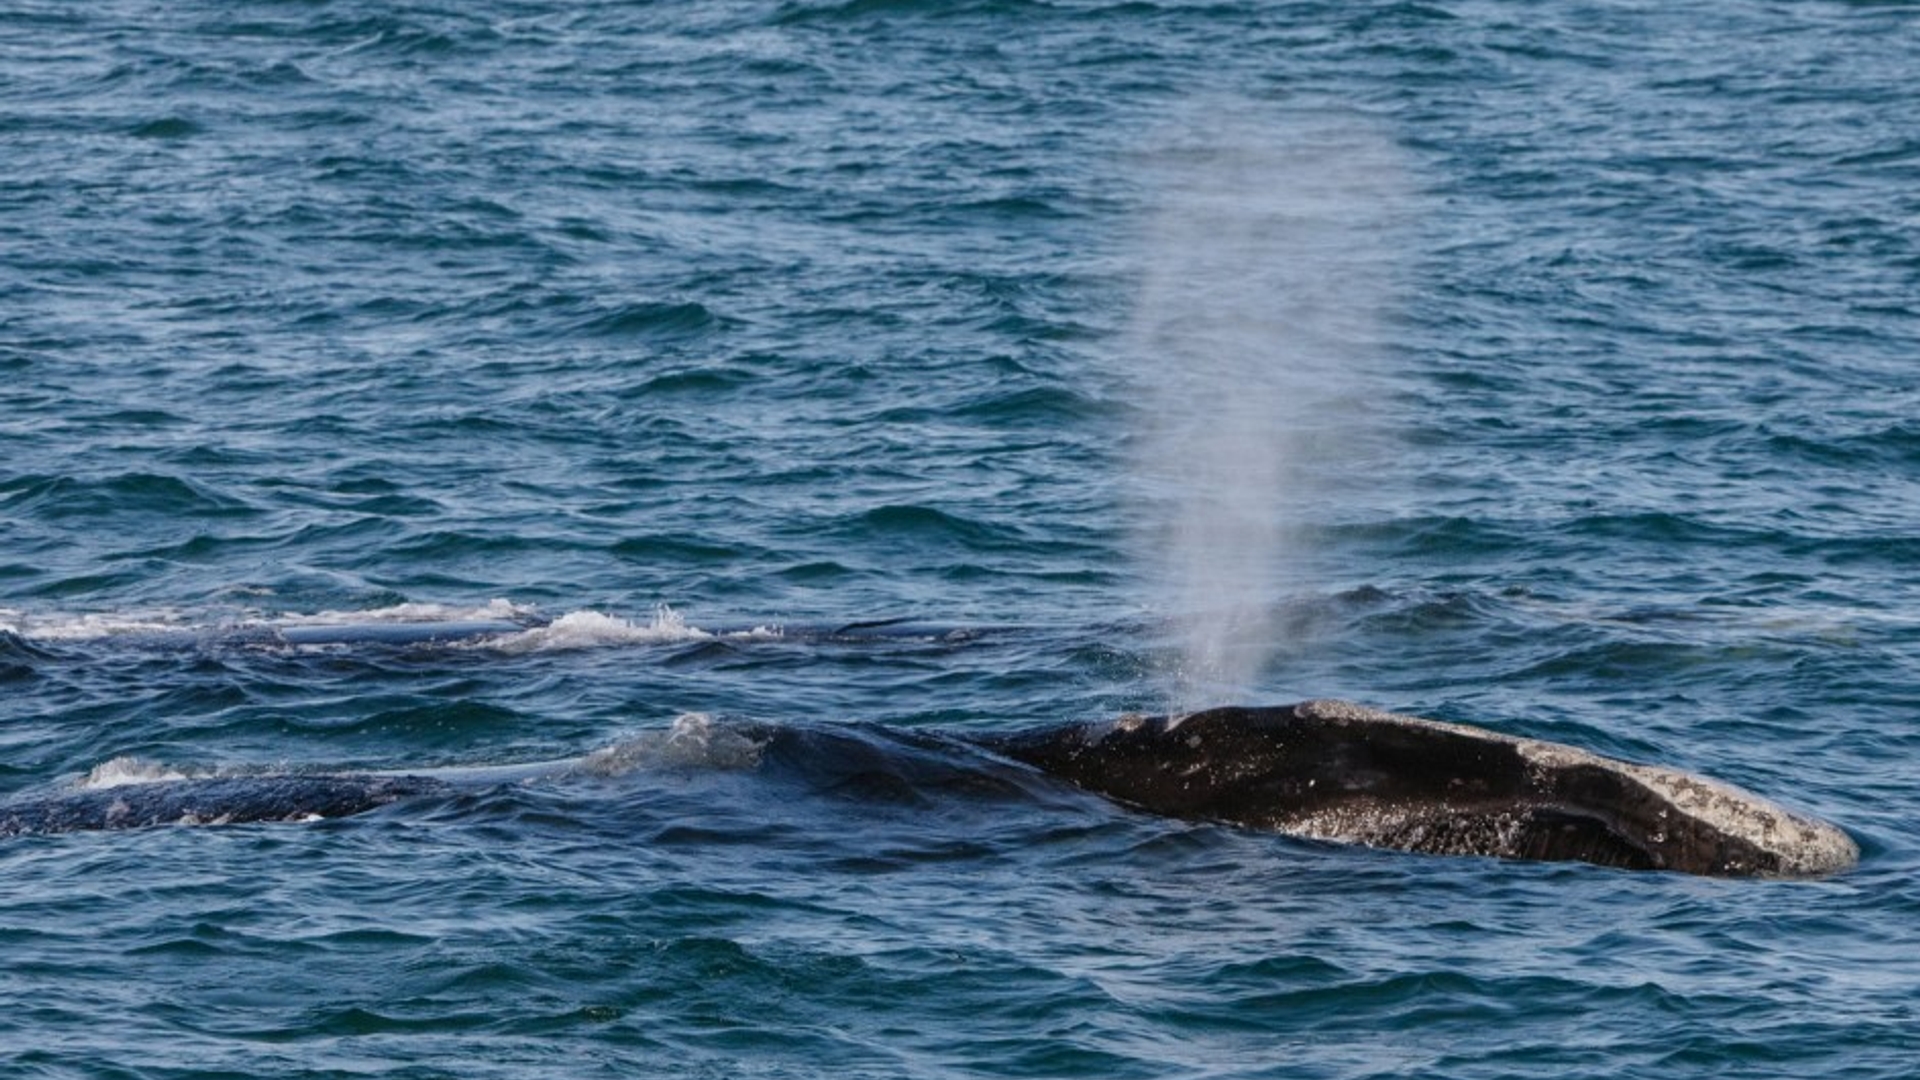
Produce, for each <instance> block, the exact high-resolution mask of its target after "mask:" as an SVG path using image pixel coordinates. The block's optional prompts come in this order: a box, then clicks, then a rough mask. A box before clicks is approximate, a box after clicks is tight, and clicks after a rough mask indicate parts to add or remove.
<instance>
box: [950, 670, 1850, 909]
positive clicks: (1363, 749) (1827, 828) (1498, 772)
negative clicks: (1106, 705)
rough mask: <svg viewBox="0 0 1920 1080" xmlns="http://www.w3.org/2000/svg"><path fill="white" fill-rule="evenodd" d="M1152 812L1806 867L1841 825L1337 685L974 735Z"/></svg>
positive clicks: (1806, 873) (1443, 846)
mask: <svg viewBox="0 0 1920 1080" xmlns="http://www.w3.org/2000/svg"><path fill="white" fill-rule="evenodd" d="M979 742H981V743H982V744H983V745H985V746H987V747H989V748H990V749H992V750H994V751H996V752H998V753H1000V754H1002V755H1005V756H1006V757H1009V758H1012V759H1015V760H1017V761H1021V762H1024V763H1026V764H1028V765H1031V766H1033V767H1034V768H1037V769H1039V770H1040V771H1042V772H1044V773H1047V774H1049V775H1052V776H1056V777H1060V778H1062V779H1064V780H1067V781H1070V782H1071V783H1074V784H1076V785H1078V786H1080V787H1082V788H1085V789H1087V790H1089V791H1094V792H1098V793H1099V794H1101V795H1104V796H1106V797H1108V798H1110V799H1113V800H1115V801H1117V802H1120V803H1124V804H1127V805H1130V806H1134V807H1138V808H1140V809H1143V810H1148V811H1151V812H1153V813H1157V814H1164V815H1169V816H1172V817H1178V818H1187V819H1193V820H1202V821H1215V822H1222V823H1226V824H1231V825H1238V826H1244V827H1247V828H1254V829H1265V830H1271V831H1274V832H1279V833H1285V834H1287V835H1291V836H1297V837H1304V838H1309V839H1316V840H1327V841H1333V842H1337V843H1347V844H1362V845H1367V846H1372V847H1380V848H1393V849H1398V850H1401V851H1413V852H1425V853H1430V854H1439V855H1482V856H1493V857H1499V858H1512V859H1540V860H1576V861H1580V862H1587V863H1595V864H1598V865H1601V866H1613V867H1622V868H1626V869H1633V870H1673V871H1680V872H1684V873H1690V874H1705V875H1713V876H1722V877H1786V878H1806V877H1820V876H1823V875H1827V874H1832V873H1837V872H1839V871H1841V870H1845V869H1847V868H1849V867H1851V866H1853V865H1854V864H1855V863H1856V862H1858V861H1859V857H1860V851H1859V848H1858V847H1857V846H1856V845H1855V844H1854V842H1853V840H1852V838H1850V837H1849V836H1848V835H1847V834H1846V833H1845V832H1843V831H1842V830H1840V829H1839V828H1836V827H1835V826H1833V825H1830V824H1827V823H1826V822H1823V821H1817V820H1814V819H1812V818H1808V817H1805V816H1802V815H1799V814H1795V813H1793V812H1791V811H1788V810H1786V809H1784V808H1782V807H1780V806H1777V805H1775V804H1774V803H1772V802H1769V801H1767V800H1766V799H1763V798H1761V797H1759V796H1757V795H1753V794H1751V793H1749V792H1745V791H1742V790H1740V789H1739V788H1736V787H1733V786H1731V785H1728V784H1724V783H1720V782H1719V781H1715V780H1708V779H1705V778H1704V777H1699V776H1693V775H1690V774H1687V773H1684V772H1679V771H1676V770H1673V769H1666V768H1660V767H1657V766H1651V765H1636V764H1633V763H1630V762H1625V761H1618V760H1615V759H1612V758H1607V757H1602V756H1600V755H1598V754H1593V753H1589V752H1587V751H1584V750H1579V749H1575V748H1574V747H1570V746H1562V745H1559V744H1556V743H1549V742H1541V741H1538V740H1534V739H1522V738H1515V737H1512V736H1507V735H1500V734H1496V733H1494V732H1490V731H1486V730H1483V729H1481V728H1476V727H1469V726H1466V725H1463V724H1449V723H1442V722H1440V721H1435V720H1426V719H1421V718H1419V717H1413V716H1401V715H1397V714H1393V713H1386V712H1380V711H1377V710H1374V709H1369V708H1365V707H1362V706H1359V705H1354V704H1350V703H1348V702H1343V701H1307V702H1302V703H1300V704H1298V705H1285V706H1277V707H1267V708H1218V709H1209V710H1206V711H1204V712H1196V713H1190V714H1187V715H1184V716H1174V717H1165V716H1161V717H1146V716H1126V717H1122V718H1121V719H1119V720H1117V721H1109V722H1104V723H1097V724H1074V725H1068V726H1065V727H1057V726H1056V727H1049V728H1044V729H1040V730H1035V731H1029V732H1023V733H1018V734H1014V735H1007V736H996V737H990V738H986V739H981V740H979Z"/></svg>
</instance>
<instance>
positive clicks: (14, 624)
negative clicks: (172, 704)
mask: <svg viewBox="0 0 1920 1080" xmlns="http://www.w3.org/2000/svg"><path fill="white" fill-rule="evenodd" d="M192 629H193V627H192V626H191V625H190V624H189V623H187V622H186V621H185V620H184V619H183V617H182V616H181V615H179V614H178V613H176V612H171V611H152V612H141V613H120V612H108V613H63V612H53V613H48V614H41V615H30V614H28V613H26V612H23V611H17V610H13V609H4V610H0V632H6V633H12V634H17V635H19V636H20V637H23V638H26V639H28V640H29V641H96V640H99V639H101V638H113V637H129V636H135V635H140V634H177V633H180V632H182V631H191V630H192Z"/></svg>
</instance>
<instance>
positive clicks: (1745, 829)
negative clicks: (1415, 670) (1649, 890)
mask: <svg viewBox="0 0 1920 1080" xmlns="http://www.w3.org/2000/svg"><path fill="white" fill-rule="evenodd" d="M1295 711H1296V712H1297V713H1298V714H1299V715H1301V716H1303V717H1306V718H1309V719H1314V720H1322V721H1328V722H1335V723H1339V722H1346V723H1366V724H1375V725H1377V724H1399V725H1403V726H1407V727H1416V728H1424V729H1427V730H1433V731H1440V732H1445V733H1446V734H1447V735H1449V736H1450V737H1453V738H1460V739H1477V740H1482V741H1485V742H1488V743H1492V744H1498V745H1502V746H1506V747H1511V748H1512V749H1513V750H1514V751H1516V752H1517V753H1518V754H1519V755H1520V757H1521V759H1522V760H1523V761H1525V762H1526V763H1527V766H1528V771H1529V775H1530V778H1531V780H1532V783H1533V785H1534V786H1535V787H1537V788H1539V789H1540V790H1541V791H1542V792H1546V791H1548V790H1550V788H1551V778H1552V777H1553V776H1554V775H1556V774H1560V773H1564V772H1566V771H1567V770H1570V769H1578V768H1588V769H1598V770H1603V771H1605V772H1608V773H1611V774H1612V775H1613V776H1615V777H1616V778H1618V779H1619V780H1621V781H1623V782H1627V783H1631V784H1634V785H1637V786H1639V787H1640V788H1642V789H1644V790H1645V791H1647V792H1649V793H1650V794H1651V796H1652V797H1653V798H1654V799H1656V800H1658V801H1660V802H1662V803H1664V804H1665V805H1666V807H1668V809H1664V810H1662V811H1661V814H1662V815H1663V816H1665V815H1674V816H1676V817H1685V818H1691V819H1693V820H1695V821H1697V822H1699V823H1701V824H1704V825H1705V826H1708V827H1710V828H1712V829H1715V830H1718V831H1719V832H1721V833H1724V834H1726V835H1727V836H1729V837H1732V838H1735V839H1737V840H1741V841H1744V842H1746V843H1748V844H1751V845H1752V846H1753V847H1755V848H1758V849H1759V850H1761V851H1764V852H1766V853H1768V854H1770V855H1771V856H1773V858H1774V859H1775V860H1777V863H1778V866H1777V869H1776V870H1774V871H1773V872H1774V873H1777V874H1779V875H1781V876H1786V877H1817V876H1820V875H1824V874H1831V873H1834V872H1837V871H1839V870H1844V869H1846V868H1848V867H1850V866H1852V865H1854V864H1855V863H1856V862H1858V861H1859V857H1860V849H1859V846H1858V845H1857V844H1855V843H1854V842H1853V839H1852V838H1851V837H1849V836H1848V835H1847V834H1846V833H1845V832H1844V831H1842V830H1841V829H1839V828H1837V827H1835V826H1833V825H1830V824H1827V823H1826V822H1823V821H1817V820H1814V819H1812V818H1808V817H1805V816H1803V815H1800V814H1796V813H1794V812H1792V811H1790V810H1787V809H1786V808H1784V807H1782V806H1780V805H1778V804H1776V803H1774V802H1772V801H1770V800H1768V799H1765V798H1762V797H1761V796H1759V795H1755V794H1753V793H1751V792H1748V791H1743V790H1741V789H1739V788H1737V787H1734V786H1733V785H1731V784H1726V783H1722V782H1720V781H1718V780H1711V779H1708V778H1706V777H1702V776H1695V775H1693V774H1691V773H1685V772H1681V771H1679V770H1676V769H1667V768H1661V767H1659V766H1654V765H1640V764H1635V763H1633V762H1627V761H1620V760H1618V759H1615V758H1609V757H1603V756H1601V755H1599V754H1595V753H1592V752H1590V751H1586V750H1581V749H1578V748H1576V747H1571V746H1564V745H1561V744H1558V743H1549V742H1541V741H1539V740H1537V739H1523V738H1518V737H1515V736H1511V735H1501V734H1498V733H1496V732H1491V731H1486V730H1484V729H1481V728H1476V727H1469V726H1467V725H1463V724H1449V723H1445V722H1443V721H1439V720H1428V719H1425V718H1423V717H1417V716H1404V715H1400V714H1397V713H1388V712H1381V711H1379V710H1376V709H1369V708H1366V707H1364V706H1361V705H1355V704H1352V703H1350V702H1344V701H1309V702H1304V703H1302V704H1300V705H1298V706H1296V707H1295ZM1404 827H1405V823H1404V822H1402V821H1398V820H1395V812H1394V810H1393V809H1392V808H1389V807H1381V808H1369V809H1368V810H1366V811H1364V812H1358V811H1353V810H1334V811H1329V812H1327V813H1325V814H1321V815H1315V816H1314V817H1313V818H1312V819H1311V820H1310V821H1308V822H1306V823H1305V828H1306V829H1312V830H1315V831H1312V832H1305V831H1303V833H1302V834H1303V835H1310V836H1313V837H1315V838H1318V839H1330V840H1338V839H1345V840H1349V841H1356V842H1361V843H1366V842H1369V841H1368V840H1367V836H1369V835H1373V836H1378V835H1381V834H1384V833H1389V832H1397V831H1399V830H1400V829H1402V828H1404ZM1290 831H1291V830H1290ZM1648 839H1650V840H1652V841H1653V842H1654V843H1656V844H1658V843H1661V842H1664V841H1665V840H1666V839H1667V838H1666V837H1665V836H1664V835H1661V834H1660V833H1654V834H1652V835H1651V836H1649V838H1648ZM1396 846H1397V845H1396ZM1725 869H1726V870H1728V871H1730V872H1744V871H1752V870H1755V869H1758V868H1755V867H1745V866H1728V867H1726V868H1725Z"/></svg>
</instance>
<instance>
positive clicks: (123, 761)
mask: <svg viewBox="0 0 1920 1080" xmlns="http://www.w3.org/2000/svg"><path fill="white" fill-rule="evenodd" d="M188 778H189V777H188V774H186V773H184V772H181V771H180V770H179V769H176V768H174V767H173V766H171V765H163V764H161V763H160V762H157V761H148V760H146V759H144V758H137V757H129V756H124V755H123V756H121V757H116V758H110V759H108V760H106V761H103V762H101V763H100V764H98V765H95V766H94V767H93V768H92V769H90V770H88V772H87V775H86V776H84V777H82V778H81V779H80V780H79V781H78V782H77V783H75V784H74V787H76V788H78V789H80V790H81V791H100V790H104V789H106V788H117V787H125V786H126V785H128V784H159V783H164V782H166V781H168V780H186V779H188Z"/></svg>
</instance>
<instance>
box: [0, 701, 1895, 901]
mask: <svg viewBox="0 0 1920 1080" xmlns="http://www.w3.org/2000/svg"><path fill="white" fill-rule="evenodd" d="M769 760H778V761H780V762H781V763H783V765H784V766H785V767H786V768H788V769H789V770H791V771H798V772H801V773H805V774H809V775H811V776H812V777H814V779H815V782H816V783H818V785H819V786H821V787H824V788H844V787H846V786H848V785H856V784H857V785H862V786H864V787H866V788H869V789H873V788H876V787H884V786H887V785H895V786H897V787H899V788H900V789H902V790H909V791H911V790H914V789H915V788H916V787H918V786H926V785H934V786H939V785H946V786H955V787H964V788H965V789H967V790H969V791H973V792H980V791H997V792H1000V793H1003V794H1007V795H1013V796H1018V797H1031V798H1036V799H1041V798H1044V795H1043V794H1042V793H1041V792H1040V791H1039V790H1038V789H1039V788H1040V787H1041V786H1043V785H1044V784H1047V783H1062V782H1064V783H1066V784H1070V785H1073V786H1075V787H1078V788H1081V789H1084V790H1087V791H1091V792H1094V793H1097V794H1099V795H1102V796H1104V797H1106V798H1108V799H1111V800H1113V801H1114V802H1117V803H1119V804H1122V805H1124V806H1128V807H1131V808H1134V809H1138V810H1144V811H1147V812H1150V813H1156V814H1162V815H1166V816H1170V817H1175V818H1181V819H1187V820H1197V821H1211V822H1218V823H1223V824H1228V825H1233V826H1239V827H1243V828H1250V829H1258V830H1264V831H1270V832H1276V833H1281V834H1284V835H1288V836H1294V837H1299V838H1303V839H1309V840H1319V841H1326V842H1332V843H1340V844H1356V845H1363V846H1368V847H1376V848H1388V849H1395V850H1401V851H1408V852H1416V853H1423V854H1433V855H1473V856H1485V857H1494V858H1507V859H1529V860H1549V861H1579V862H1586V863H1592V864H1595V865H1599V866H1608V867H1618V868H1623V869H1635V870H1670V871H1679V872H1684V873H1691V874H1702V875H1710V876H1758V877H1793V878H1804V877H1819V876H1824V875H1827V874H1832V873H1836V872H1839V871H1842V870H1845V869H1847V868H1849V867H1851V866H1852V865H1854V863H1855V862H1856V861H1857V860H1858V857H1859V852H1858V848H1857V847H1856V846H1855V845H1854V843H1853V841H1852V840H1851V839H1850V838H1849V837H1848V836H1847V835H1846V834H1845V833H1844V832H1843V831H1841V830H1840V829H1838V828H1836V827H1834V826H1832V825H1830V824H1827V823H1825V822H1821V821H1817V820H1814V819H1811V818H1808V817H1805V816H1803V815H1799V814H1795V813H1793V812H1791V811H1788V810H1786V809H1784V808H1782V807H1779V806H1777V805H1775V804H1773V803H1771V802H1769V801H1767V800H1765V799H1763V798H1760V797H1759V796H1756V795H1753V794H1751V793H1748V792H1745V791H1742V790H1740V789H1738V788H1734V787H1731V786H1729V785H1726V784H1722V783H1719V782H1717V781H1713V780H1708V779H1705V778H1703V777H1698V776H1693V775H1690V774H1687V773H1682V772H1678V771H1676V770H1672V769H1666V768H1660V767H1656V766H1648V765H1637V764H1632V763H1629V762H1623V761H1617V760H1614V759H1611V758H1605V757H1601V756H1599V755H1597V754H1592V753H1589V752H1587V751H1584V750H1579V749H1576V748H1574V747H1570V746H1563V745H1559V744H1554V743H1546V742H1540V741H1537V740H1529V739H1518V738H1513V737H1510V736H1504V735H1499V734H1496V733H1494V732H1490V731H1486V730H1483V729H1480V728H1475V727H1470V726H1467V725H1460V724H1445V723H1439V722H1436V721H1431V720H1423V719H1419V718H1415V717H1407V716H1398V715H1394V714H1390V713H1382V712H1377V711H1375V710H1371V709H1366V708H1362V707H1360V706H1356V705H1350V704H1347V703H1343V702H1326V701H1314V702H1305V703H1301V704H1298V705H1291V706H1279V707H1270V708H1223V709H1213V710H1208V711H1205V712H1200V713H1194V714H1190V715H1187V716H1183V717H1140V716H1129V717H1123V718H1122V719H1120V720H1118V721H1114V722H1110V723H1105V724H1069V725H1065V726H1054V727H1048V728H1041V729H1036V730H1031V731H1023V732H1014V733H1004V734H992V735H981V734H977V733H966V734H954V735H940V734H929V733H925V732H901V731H891V730H886V729H867V728H844V727H835V728H825V727H820V728H813V727H805V726H782V725H762V724H737V725H735V724H721V723H715V722H713V721H709V720H707V719H705V718H701V717H687V718H682V720H680V721H678V722H676V724H675V725H674V727H673V728H672V729H671V730H669V731H666V732H660V733H656V734H653V735H649V736H644V737H642V738H640V739H636V740H631V741H629V742H627V743H622V744H618V745H616V746H614V747H610V748H607V749H605V750H601V751H596V752H594V753H592V754H588V755H585V756H583V757H580V758H571V759H565V760H561V761H552V762H536V763H531V764H527V765H517V766H503V767H495V768H475V769H441V770H424V771H418V772H395V773H387V772H360V773H311V774H301V773H277V774H265V775H245V776H213V777H201V778H185V777H182V778H172V779H160V780H152V781H147V782H141V783H130V784H119V785H115V786H110V787H94V788H83V789H81V790H75V791H68V792H63V793H57V794H52V795H48V796H45V797H40V798H30V799H22V800H16V801H14V802H12V803H9V804H4V805H0V836H22V835H30V834H48V833H61V832H71V831H78V830H102V829H132V828H141V827H150V826H160V825H221V824H244V823H252V822H294V821H311V820H319V819H327V818H338V817H346V816H351V815H355V814H360V813H365V812H367V811H371V810H375V809H378V808H381V807H385V806H390V805H394V804H400V803H405V802H408V801H413V800H421V799H425V798H429V797H432V796H436V795H439V796H444V795H447V794H450V793H458V792H463V791H477V790H487V789H497V788H501V787H504V786H507V785H512V784H527V783H561V782H565V781H567V780H568V779H570V778H575V777H582V776H594V775H611V774H617V773H621V772H627V771H632V770H634V769H636V768H639V767H643V766H653V767H661V766H665V767H674V766H683V767H684V766H698V767H703V768H729V769H741V770H750V769H755V768H759V767H761V766H762V764H763V763H765V762H767V761H769Z"/></svg>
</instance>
